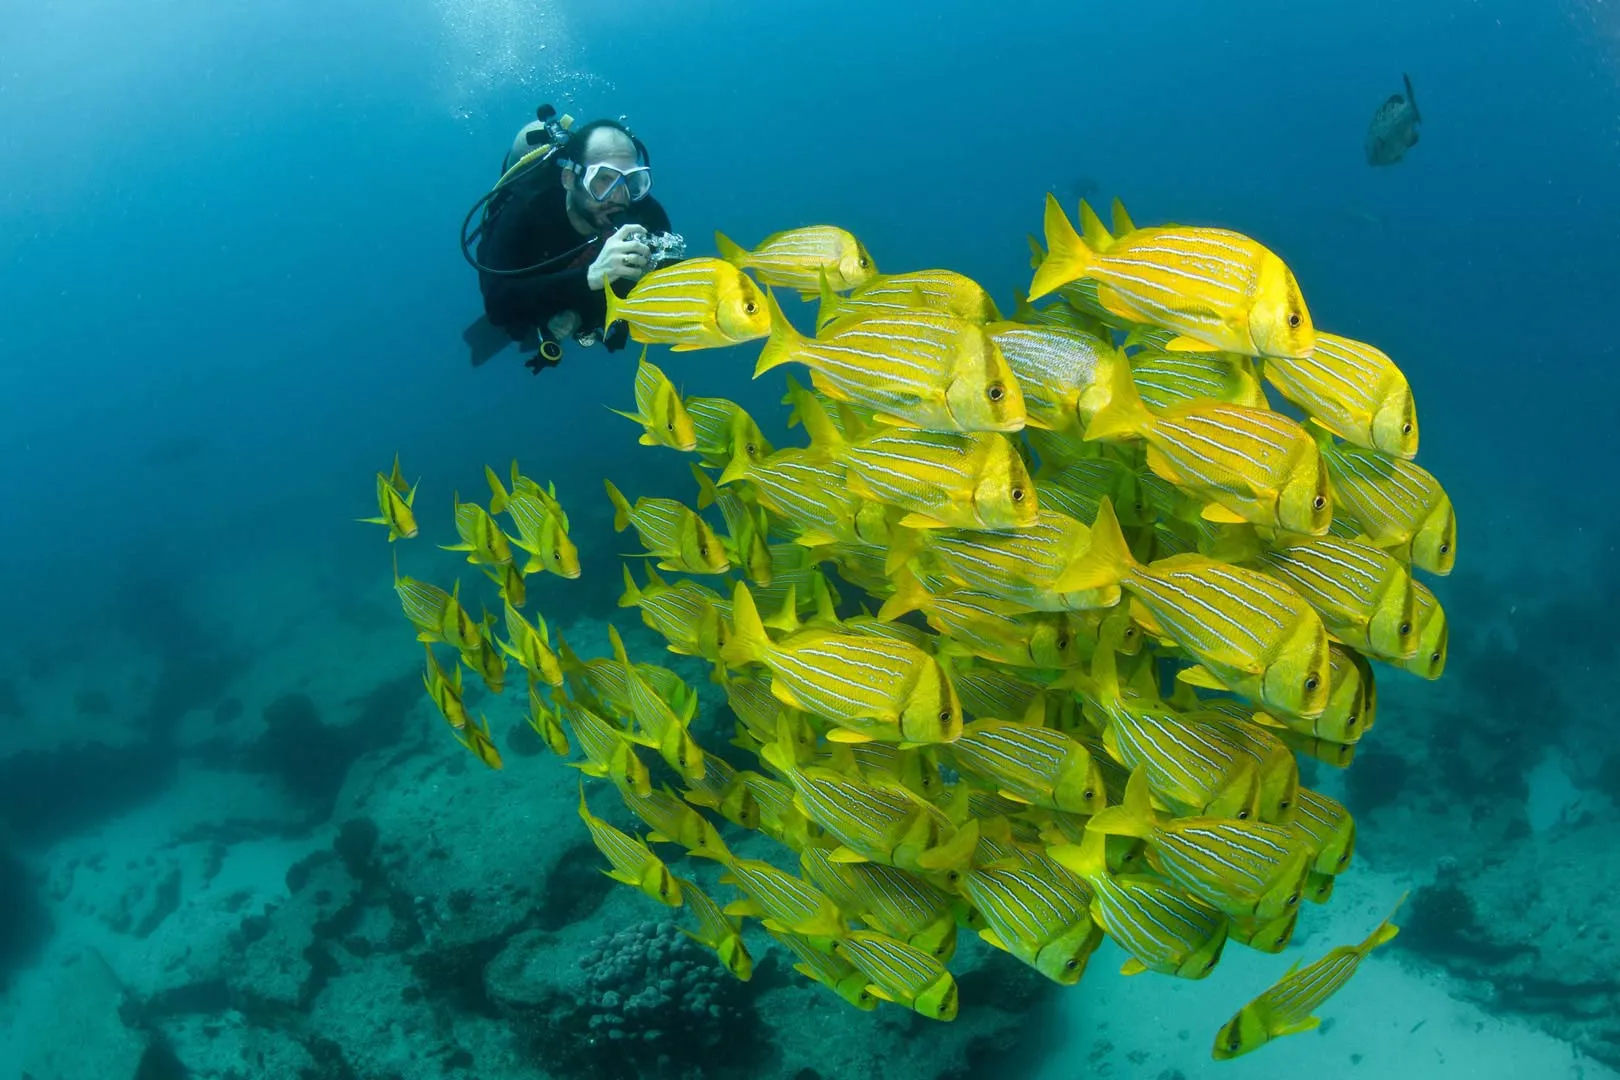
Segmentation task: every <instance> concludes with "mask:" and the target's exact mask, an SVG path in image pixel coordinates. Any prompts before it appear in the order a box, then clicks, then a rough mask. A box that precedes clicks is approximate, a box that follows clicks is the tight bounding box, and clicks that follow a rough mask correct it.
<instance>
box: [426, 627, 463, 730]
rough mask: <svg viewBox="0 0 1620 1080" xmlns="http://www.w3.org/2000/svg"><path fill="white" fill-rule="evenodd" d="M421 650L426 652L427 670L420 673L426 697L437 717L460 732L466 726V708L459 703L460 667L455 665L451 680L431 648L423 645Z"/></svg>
mask: <svg viewBox="0 0 1620 1080" xmlns="http://www.w3.org/2000/svg"><path fill="white" fill-rule="evenodd" d="M423 649H424V650H425V651H426V652H427V668H426V670H424V671H423V672H422V685H423V686H425V687H427V692H428V697H429V698H430V699H432V701H433V704H434V706H435V707H437V708H438V710H439V715H440V716H442V717H444V719H445V722H446V723H447V724H449V725H450V726H451V727H453V728H455V729H456V730H457V731H460V730H462V729H463V728H465V727H467V725H468V718H467V707H466V706H465V705H463V704H462V702H461V666H460V665H459V664H458V665H456V668H455V672H456V675H455V678H454V679H452V678H450V677H449V676H448V675H446V674H445V673H444V669H443V668H441V667H440V666H439V661H438V659H437V658H436V657H435V656H434V655H433V646H431V645H423Z"/></svg>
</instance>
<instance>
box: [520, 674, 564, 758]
mask: <svg viewBox="0 0 1620 1080" xmlns="http://www.w3.org/2000/svg"><path fill="white" fill-rule="evenodd" d="M526 719H527V720H528V721H529V726H530V727H531V728H533V729H534V733H535V734H536V735H538V736H540V741H541V742H543V743H545V744H546V748H547V749H548V750H550V751H551V752H552V753H553V754H556V755H557V756H558V757H560V758H567V757H568V751H569V746H568V733H567V732H566V731H564V730H563V726H562V723H561V721H560V720H559V719H558V717H557V714H556V713H555V712H553V711H552V709H551V708H550V706H548V705H547V704H546V701H545V699H544V698H542V697H541V696H540V688H539V687H538V686H536V685H535V684H534V683H530V684H529V715H528V716H527V717H526Z"/></svg>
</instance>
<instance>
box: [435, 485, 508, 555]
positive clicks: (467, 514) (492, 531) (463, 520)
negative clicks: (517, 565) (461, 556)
mask: <svg viewBox="0 0 1620 1080" xmlns="http://www.w3.org/2000/svg"><path fill="white" fill-rule="evenodd" d="M452 498H453V500H454V506H455V522H456V532H457V533H458V534H459V535H460V536H461V541H460V543H455V544H440V545H439V546H440V547H441V548H443V549H444V550H445V551H465V552H466V553H467V561H468V562H470V563H475V564H482V565H484V566H502V565H505V564H507V563H510V562H511V561H512V547H511V545H510V544H509V543H508V542H507V539H506V534H505V533H503V532H501V530H500V527H499V526H497V525H496V524H495V519H494V518H492V517H490V516H489V511H488V510H485V509H484V508H483V507H482V506H479V505H478V504H477V503H464V502H462V501H461V496H460V495H459V494H458V495H454V496H452Z"/></svg>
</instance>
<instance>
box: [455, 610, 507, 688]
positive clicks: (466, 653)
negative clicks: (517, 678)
mask: <svg viewBox="0 0 1620 1080" xmlns="http://www.w3.org/2000/svg"><path fill="white" fill-rule="evenodd" d="M492 618H493V616H486V620H487V619H492ZM461 662H462V663H463V664H466V665H467V666H468V667H470V668H472V669H473V670H474V671H476V672H478V677H479V678H480V679H482V680H484V686H485V687H487V688H488V689H489V692H490V693H492V694H499V693H500V692H501V691H502V690H504V689H506V659H505V658H504V657H503V656H502V655H501V650H500V649H499V648H498V647H496V645H495V639H494V638H493V636H492V635H491V634H490V632H489V626H488V622H487V621H486V622H485V623H482V624H480V625H479V628H478V636H477V638H476V639H475V640H474V642H473V644H472V645H471V646H470V647H468V648H465V649H462V650H461Z"/></svg>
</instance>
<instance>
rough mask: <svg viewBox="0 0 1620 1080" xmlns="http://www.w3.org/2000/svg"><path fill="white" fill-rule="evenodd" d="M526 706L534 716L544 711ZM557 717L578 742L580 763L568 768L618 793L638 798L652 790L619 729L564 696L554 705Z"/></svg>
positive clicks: (642, 766) (539, 705) (536, 705)
mask: <svg viewBox="0 0 1620 1080" xmlns="http://www.w3.org/2000/svg"><path fill="white" fill-rule="evenodd" d="M530 704H531V706H533V708H534V709H535V710H536V711H537V712H538V710H540V709H542V708H544V703H541V702H538V701H537V700H535V699H531V701H530ZM557 717H558V718H559V719H561V720H563V721H566V723H567V728H568V730H569V731H571V732H573V735H574V738H575V739H576V740H577V741H578V742H579V748H580V752H581V753H583V754H584V755H585V760H584V761H570V762H569V763H568V764H569V765H571V766H573V767H574V768H576V769H578V770H579V771H580V772H582V773H584V774H585V775H586V776H596V777H600V778H603V779H607V780H612V781H613V783H614V785H615V786H617V787H618V788H620V789H621V790H625V789H628V790H631V791H634V792H636V793H637V794H640V795H645V794H647V793H648V792H650V791H651V790H652V777H651V776H650V775H649V774H648V772H647V764H646V762H644V761H642V760H641V758H640V757H639V756H638V755H637V754H636V748H635V746H634V745H632V743H631V741H630V737H629V736H628V735H626V734H625V733H624V730H623V729H622V728H620V727H617V726H616V725H614V724H613V723H612V722H611V721H609V720H606V719H604V718H603V717H600V716H598V715H596V713H594V712H592V711H591V710H590V709H587V708H586V707H585V706H583V705H581V704H580V703H579V702H577V701H575V700H574V699H572V698H570V697H567V696H563V697H562V699H561V702H560V703H559V705H558V708H557Z"/></svg>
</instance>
